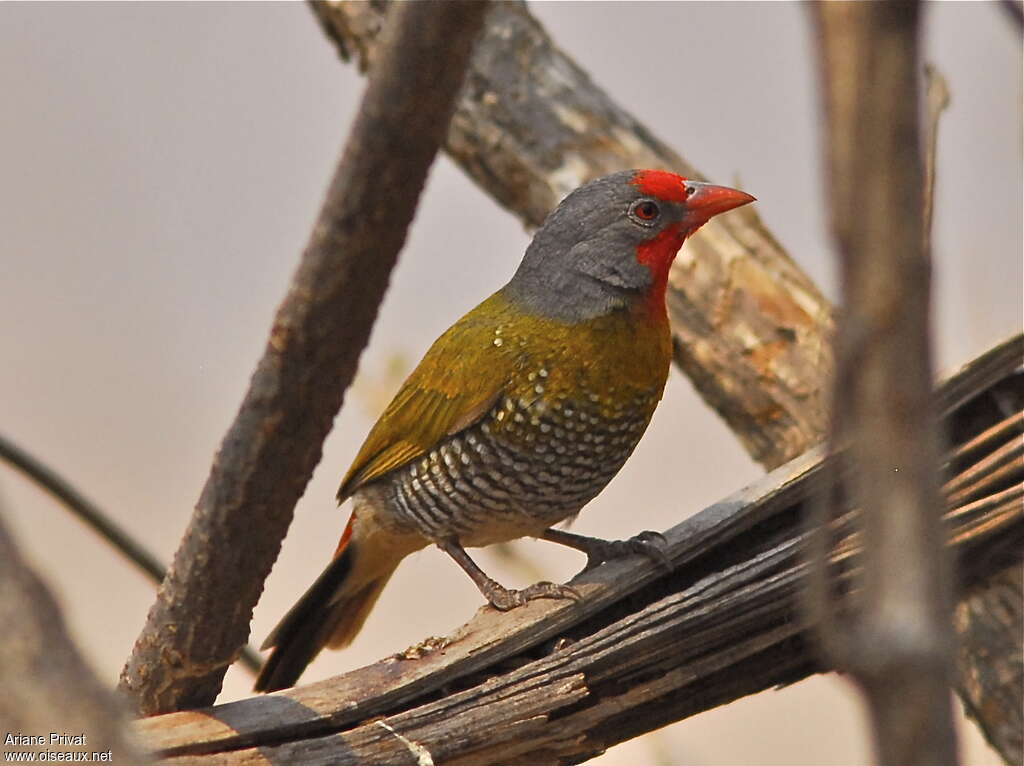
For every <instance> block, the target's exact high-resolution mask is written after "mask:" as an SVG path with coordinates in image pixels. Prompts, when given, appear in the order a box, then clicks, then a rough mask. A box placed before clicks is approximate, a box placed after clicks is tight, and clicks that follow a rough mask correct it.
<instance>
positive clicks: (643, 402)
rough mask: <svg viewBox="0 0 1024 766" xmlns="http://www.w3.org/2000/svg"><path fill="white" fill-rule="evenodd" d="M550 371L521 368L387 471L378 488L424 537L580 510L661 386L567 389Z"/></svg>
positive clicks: (628, 448) (529, 531)
mask: <svg viewBox="0 0 1024 766" xmlns="http://www.w3.org/2000/svg"><path fill="white" fill-rule="evenodd" d="M548 376H549V373H548V370H547V369H546V368H545V367H540V368H539V369H536V370H534V371H533V372H531V373H529V374H527V375H524V376H523V377H524V379H523V380H522V381H520V384H519V385H517V386H515V387H514V388H515V391H514V393H512V394H507V395H504V396H502V397H501V399H499V401H497V402H496V403H495V405H494V406H493V407H492V408H491V410H490V411H489V412H487V413H486V415H484V417H482V418H481V419H480V420H479V421H477V423H475V424H474V425H472V426H470V427H469V428H467V429H465V430H464V431H461V432H460V433H458V434H455V435H453V436H451V437H449V438H447V439H445V440H443V441H442V442H440V443H439V444H438V445H437V447H435V448H434V449H432V450H431V451H430V452H429V453H428V454H426V455H425V456H423V457H421V458H419V459H417V460H415V461H413V462H411V463H409V464H408V465H405V466H403V467H401V468H399V469H397V470H396V471H394V472H393V473H392V474H390V475H389V476H388V477H387V478H386V479H385V481H384V482H381V485H380V487H379V490H378V491H379V492H381V493H382V494H384V496H385V499H386V502H387V503H388V505H389V506H390V508H391V510H392V511H393V513H394V514H395V515H397V516H398V517H399V518H400V519H401V520H402V522H403V523H404V524H407V525H408V526H410V527H412V528H414V529H415V530H416V531H418V532H419V533H420V534H422V535H424V536H425V537H427V538H428V539H431V540H438V539H441V538H445V537H452V536H454V537H456V538H458V539H459V540H460V541H461V542H462V544H463V545H467V546H481V545H489V544H491V543H495V542H501V541H504V540H510V539H513V538H516V537H522V536H525V535H535V534H539V533H540V532H541V531H542V530H544V529H546V528H547V527H549V526H551V525H552V524H556V523H558V522H559V521H562V520H564V519H566V518H568V517H569V516H572V515H574V514H575V513H577V512H578V511H579V510H580V509H581V508H582V507H583V506H584V505H585V504H586V503H587V502H588V501H590V500H591V499H592V498H593V497H594V496H595V495H597V494H598V493H599V492H600V491H601V490H602V489H603V488H604V487H605V485H606V484H608V482H609V481H610V480H611V479H612V477H613V476H615V474H616V473H617V472H618V471H619V469H620V468H621V467H622V465H623V464H624V463H625V461H626V459H627V458H628V457H629V455H630V454H631V453H632V452H633V449H634V448H635V447H636V445H637V442H639V440H640V437H641V436H642V435H643V432H644V430H645V429H646V428H647V424H648V422H649V421H650V418H651V415H652V413H653V411H654V408H655V406H656V405H657V402H658V400H659V399H660V396H661V388H662V386H661V385H658V386H652V387H650V388H648V389H643V390H635V389H634V390H630V391H628V392H618V393H619V395H618V396H616V395H615V394H616V392H615V391H611V392H609V391H608V390H602V391H600V392H597V391H593V390H590V391H588V390H587V389H581V390H580V389H578V390H576V391H574V392H573V395H569V394H568V393H566V392H565V391H558V390H554V391H552V390H549V386H548V384H549V380H548ZM623 393H625V395H623Z"/></svg>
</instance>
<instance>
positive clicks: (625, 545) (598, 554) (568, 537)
mask: <svg viewBox="0 0 1024 766" xmlns="http://www.w3.org/2000/svg"><path fill="white" fill-rule="evenodd" d="M540 538H541V540H547V541H549V542H552V543H558V544H559V545H568V546H569V547H570V548H575V549H576V550H578V551H583V552H584V553H586V554H587V566H586V567H585V568H584V571H586V570H587V569H592V568H593V567H596V566H598V565H600V564H603V563H604V562H605V561H608V560H609V559H615V558H621V557H622V556H630V555H632V554H634V553H639V554H641V555H643V556H646V557H647V558H649V559H650V560H651V561H653V562H654V563H655V564H658V565H659V566H662V567H664V568H665V569H666V570H667V571H669V572H671V571H672V560H671V559H669V557H668V555H667V554H666V553H665V546H666V545H667V543H666V542H665V536H664V535H662V534H661V533H660V532H650V531H646V532H641V533H640V534H638V535H636V536H635V537H631V538H629V539H628V540H602V539H601V538H599V537H586V536H584V535H577V534H573V533H572V532H566V531H564V530H561V529H554V528H550V529H545V530H544V532H543V534H541V536H540Z"/></svg>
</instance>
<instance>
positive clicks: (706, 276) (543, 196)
mask: <svg viewBox="0 0 1024 766" xmlns="http://www.w3.org/2000/svg"><path fill="white" fill-rule="evenodd" d="M313 8H314V10H315V12H316V13H317V16H318V18H319V19H320V20H321V22H322V24H323V26H324V29H325V31H326V32H327V34H328V36H330V37H331V39H332V40H333V41H334V43H335V44H336V46H337V48H338V51H339V53H340V54H341V57H342V58H343V59H345V60H350V59H354V60H355V62H356V63H357V64H358V65H359V66H360V67H361V68H362V69H364V70H365V69H366V67H367V66H368V63H369V62H370V61H372V59H373V57H374V56H376V55H378V54H377V50H378V44H377V41H376V38H377V34H378V32H379V30H380V28H381V25H382V22H383V18H384V15H385V11H386V9H387V4H386V3H383V2H373V3H365V2H351V1H346V0H342V1H340V2H336V1H334V0H332V1H331V2H315V3H313ZM445 148H446V150H447V152H448V153H449V155H450V156H451V157H452V158H453V159H454V160H455V161H456V162H457V163H458V164H459V165H460V166H461V167H462V168H463V170H465V172H466V173H467V174H468V175H469V176H470V177H472V178H473V179H474V180H475V181H476V182H477V184H479V186H480V187H481V188H482V189H483V190H484V191H485V192H487V193H488V194H489V195H491V196H492V197H493V198H494V199H496V200H497V201H498V202H499V203H501V204H502V205H504V206H505V207H507V208H508V209H509V211H510V212H512V213H513V214H515V215H517V216H518V217H519V218H520V219H521V220H523V221H524V223H526V224H527V225H528V226H536V225H539V223H540V222H541V221H542V220H543V218H544V216H545V215H546V214H547V212H548V211H549V210H550V209H551V208H552V207H553V206H554V204H555V203H556V202H557V201H558V200H559V199H560V198H561V197H562V196H563V195H564V194H565V193H566V192H568V191H569V190H570V189H572V188H573V186H574V185H576V184H577V183H579V182H582V181H583V180H586V179H588V178H592V177H595V176H598V175H601V174H602V173H605V172H610V171H613V170H621V169H623V168H628V167H639V166H653V167H664V168H668V169H673V170H676V171H678V172H681V173H683V174H684V175H690V176H692V177H695V178H700V177H701V176H700V174H699V173H698V172H697V171H695V170H694V168H693V167H692V166H691V165H690V164H689V163H687V162H686V161H685V160H684V159H682V158H681V157H680V156H679V155H678V154H676V153H675V152H673V151H672V150H671V149H670V148H668V147H667V146H665V145H664V144H663V143H662V142H661V141H659V140H658V139H657V138H656V137H654V136H653V135H652V134H651V132H650V131H649V130H648V129H647V128H646V127H645V126H644V125H642V124H641V123H640V122H639V121H638V120H637V119H636V118H634V117H633V116H632V115H630V114H629V113H627V112H626V111H625V110H623V109H622V108H620V107H619V106H618V105H616V104H615V103H614V102H613V101H612V100H611V99H610V98H609V97H608V96H607V94H605V93H604V92H603V91H602V90H601V89H600V88H599V87H598V86H597V85H596V84H595V83H593V82H592V81H591V80H590V78H589V77H588V76H587V74H586V73H585V72H584V71H582V70H581V69H580V68H579V67H578V66H577V65H576V64H575V63H574V62H573V61H572V60H571V59H570V58H569V57H568V56H566V55H565V54H564V53H563V52H562V51H560V50H559V49H558V48H557V47H556V46H555V44H554V43H553V42H552V41H551V39H550V38H549V37H548V36H547V34H546V33H545V31H544V29H543V28H542V27H541V26H540V25H539V24H538V23H537V22H536V20H535V19H533V18H532V17H531V16H530V15H529V13H528V12H527V11H526V9H525V7H524V6H522V5H521V4H519V3H515V2H503V3H500V4H497V5H496V7H495V8H494V9H493V10H492V12H491V13H490V15H489V18H488V20H487V26H486V29H485V31H484V36H483V37H482V39H481V41H480V45H479V46H478V48H477V51H476V53H475V54H474V57H473V60H472V62H471V65H470V71H469V75H468V77H467V81H466V84H465V87H464V88H463V91H462V94H461V95H460V97H459V100H458V104H457V107H456V112H455V116H454V118H453V120H452V124H451V128H450V130H449V133H448V137H447V139H446V145H445ZM940 172H941V170H940ZM1009 257H1016V254H1011V255H1010V256H1009ZM668 306H669V314H670V317H671V320H672V326H673V333H674V337H675V342H676V362H677V364H678V365H679V366H680V367H681V368H682V369H683V371H684V372H685V373H686V374H687V375H688V376H689V377H690V379H691V380H692V381H693V383H694V384H695V386H696V387H697V389H698V391H700V392H701V394H702V396H703V397H704V398H705V400H706V401H707V402H708V404H709V405H710V406H712V407H713V408H715V410H716V411H718V412H719V413H720V414H721V415H722V417H723V418H724V419H725V420H726V421H727V422H728V424H729V426H730V428H732V429H733V431H734V432H735V433H736V435H737V436H738V438H739V439H740V440H741V441H742V443H743V445H744V447H745V448H746V449H747V451H748V452H750V454H751V455H752V456H753V457H754V458H755V459H756V460H758V461H759V462H761V463H762V464H763V465H764V466H765V467H767V468H774V467H775V466H778V465H780V464H782V463H783V462H785V461H786V460H789V459H791V458H793V457H794V456H796V455H799V454H800V453H801V452H803V451H804V450H806V449H808V448H809V447H811V446H813V445H814V444H817V443H818V442H820V441H821V440H822V439H823V438H824V434H825V428H826V426H827V417H826V402H825V393H826V391H827V390H828V387H829V384H830V377H831V371H832V351H831V345H830V338H831V334H832V308H831V306H830V305H829V303H828V301H827V300H826V299H825V298H824V297H823V296H822V295H821V294H820V292H819V291H818V290H817V288H816V287H815V286H814V284H813V283H812V282H811V281H810V279H809V278H808V277H807V276H806V275H805V274H803V273H802V272H801V271H800V269H799V267H798V266H796V264H794V263H793V261H792V260H791V259H790V258H789V256H788V255H787V254H786V253H785V252H784V251H783V250H782V248H781V246H780V245H779V244H778V243H777V242H776V241H775V239H774V238H773V237H772V235H771V233H770V232H769V231H768V230H767V229H766V228H765V227H764V225H763V224H762V223H761V221H760V219H759V218H758V217H757V215H756V213H754V212H753V211H752V210H751V209H750V208H743V209H741V210H738V211H736V212H734V213H731V214H730V215H727V216H721V217H719V218H716V219H714V220H713V221H712V222H711V223H709V224H708V225H707V226H705V227H704V228H703V229H702V230H701V231H700V232H698V234H697V235H696V236H695V237H693V238H691V240H690V242H689V243H688V244H687V246H686V247H684V250H683V253H681V254H680V256H679V257H678V258H677V259H676V265H675V267H674V268H673V271H672V275H671V284H670V286H669V291H668ZM1004 577H1009V578H1014V577H1015V578H1016V582H1017V583H1020V584H1022V585H1024V576H1022V574H1021V570H1020V568H1019V567H1016V566H1013V567H1011V568H1009V569H1007V570H1006V571H1005V573H1003V574H1001V575H999V576H998V577H997V578H996V579H995V580H993V585H992V588H993V590H997V591H999V592H1001V593H1002V594H1003V595H1002V596H1001V597H999V598H998V599H997V603H998V605H999V606H1000V609H999V611H998V613H997V614H996V615H987V616H985V617H981V616H980V614H979V616H978V617H977V618H974V619H982V620H983V623H982V624H981V625H979V626H978V629H977V630H975V629H974V627H973V625H972V623H973V622H974V619H972V618H971V617H968V616H967V615H963V619H961V620H958V621H957V622H956V628H957V633H958V636H959V638H960V641H961V644H962V649H961V652H960V666H961V672H960V680H959V681H958V690H959V692H960V695H961V697H962V698H963V699H964V700H965V702H966V704H967V708H968V711H969V712H970V713H971V714H972V715H974V716H975V717H976V719H977V720H978V723H979V724H980V726H981V728H982V730H983V732H984V733H985V735H986V737H987V738H988V739H989V741H990V742H992V744H993V746H994V747H996V748H997V749H998V750H999V751H1000V752H1001V753H1002V754H1003V757H1004V758H1006V759H1007V761H1008V762H1009V763H1018V762H1020V760H1019V756H1018V755H1017V753H1019V751H1020V738H1019V736H1010V737H1009V738H1006V737H1005V736H1004V735H1005V734H1006V733H1008V732H1009V733H1010V734H1011V735H1012V732H1013V729H1012V727H1011V726H1009V725H1008V721H1012V720H1019V713H1018V712H1017V711H1019V710H1021V709H1022V708H1024V694H1022V691H1021V690H1022V688H1024V678H1022V676H1021V673H1016V674H1010V675H1007V674H1006V673H992V672H990V664H991V658H992V657H993V654H994V653H995V652H997V651H1002V650H1009V652H1010V653H1009V655H1001V656H1005V657H1006V658H1007V661H1006V664H1005V666H1004V667H1005V668H1021V667H1022V666H1024V660H1022V648H1021V647H1022V644H1021V642H1019V641H1016V642H1015V641H1014V636H1016V635H1019V625H1020V624H1021V622H1022V621H1024V599H1022V598H1019V597H1015V596H1013V595H1007V591H1006V589H1005V588H1004V587H1003V586H1002V585H1000V582H1001V581H1002V579H1003V578H1004ZM1022 590H1024V587H1018V588H1016V589H1013V590H1012V593H1013V594H1018V595H1019V594H1021V592H1022ZM986 591H987V589H986V588H985V587H984V586H983V585H979V586H978V587H977V589H976V591H975V592H974V595H973V596H972V597H971V598H972V599H973V600H974V603H975V604H976V605H978V604H980V603H981V602H979V601H977V599H978V598H979V597H980V594H984V593H985V592H986ZM976 613H977V609H972V610H971V611H970V612H969V614H971V615H973V614H976ZM998 624H1002V625H1003V626H1004V627H1003V631H1004V632H1003V634H1002V635H1003V639H1002V640H998V641H995V643H992V640H994V638H993V636H994V634H993V630H994V628H995V626H996V625H998ZM990 639H991V640H990ZM988 683H993V684H995V685H994V686H992V687H991V688H988V689H987V691H986V690H985V688H983V685H985V684H988ZM972 696H973V698H974V699H975V703H971V702H970V699H971V698H972ZM981 699H983V700H991V701H992V706H990V705H987V704H980V703H978V702H977V701H978V700H981ZM1003 701H1010V702H1011V704H1010V705H1009V706H1006V705H1004V704H1000V702H1003ZM993 706H994V707H993ZM1017 731H1019V728H1018V729H1017Z"/></svg>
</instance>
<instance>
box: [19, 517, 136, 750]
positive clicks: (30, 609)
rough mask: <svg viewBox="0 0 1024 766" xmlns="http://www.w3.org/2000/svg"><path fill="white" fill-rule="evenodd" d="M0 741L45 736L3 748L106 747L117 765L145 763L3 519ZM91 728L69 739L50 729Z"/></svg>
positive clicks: (123, 718) (74, 732) (121, 714)
mask: <svg viewBox="0 0 1024 766" xmlns="http://www.w3.org/2000/svg"><path fill="white" fill-rule="evenodd" d="M0 625H3V626H4V627H3V631H4V634H3V641H2V642H0V689H3V694H0V744H3V743H6V738H7V736H8V735H37V736H38V735H43V736H45V737H46V738H47V740H46V743H45V744H44V745H42V746H29V745H24V744H22V743H21V741H17V742H15V743H13V744H3V747H2V750H3V751H4V752H5V753H12V754H17V753H20V752H24V753H36V754H37V757H39V754H40V753H41V752H56V753H63V754H65V757H68V756H71V757H73V754H74V753H78V752H81V753H88V754H92V753H101V752H102V753H106V752H107V751H111V755H110V760H111V761H112V762H114V763H119V764H129V765H130V764H136V763H145V762H146V760H147V759H145V758H143V757H142V755H141V752H140V751H139V749H138V748H137V747H136V746H135V745H134V744H133V743H132V742H131V740H130V737H129V736H128V732H127V721H128V717H127V715H126V712H127V711H125V710H122V708H121V707H120V700H117V699H116V698H115V697H114V696H113V695H112V694H111V693H110V692H109V691H108V690H107V689H105V688H104V687H103V685H102V684H101V683H100V682H99V680H98V679H97V678H96V676H95V675H94V674H93V672H92V670H91V669H90V668H89V667H88V666H87V665H86V664H85V661H84V660H83V659H82V656H81V655H80V654H79V653H78V650H77V649H76V648H75V644H74V642H73V641H72V640H71V636H69V635H68V630H67V626H66V625H65V624H64V619H63V618H62V617H61V614H60V610H59V609H58V608H57V603H56V602H55V601H54V599H53V596H51V595H50V592H49V591H48V590H47V589H46V586H45V585H43V583H42V581H41V580H40V579H39V577H38V576H37V575H36V574H35V573H34V572H33V571H32V570H31V569H29V568H28V566H27V565H26V564H25V562H24V560H23V559H22V558H21V556H20V555H19V554H18V550H17V548H16V547H15V545H14V542H13V541H12V540H11V538H10V537H9V536H8V534H7V530H6V528H5V527H4V525H3V524H2V523H0ZM50 732H55V733H57V734H70V735H78V734H85V742H84V743H83V744H81V745H74V746H70V745H68V744H67V743H63V744H62V743H61V742H60V741H57V742H54V743H51V742H50V741H49V733H50Z"/></svg>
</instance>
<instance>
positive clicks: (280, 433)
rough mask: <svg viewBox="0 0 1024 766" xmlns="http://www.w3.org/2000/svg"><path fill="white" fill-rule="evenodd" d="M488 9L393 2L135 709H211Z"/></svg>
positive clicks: (142, 673)
mask: <svg viewBox="0 0 1024 766" xmlns="http://www.w3.org/2000/svg"><path fill="white" fill-rule="evenodd" d="M486 8H487V6H486V4H485V3H479V2H451V3H440V4H433V3H429V4H428V3H410V4H408V5H403V6H401V8H400V9H396V13H395V17H394V18H393V19H392V20H391V23H390V24H389V25H388V29H387V30H386V33H385V40H384V42H383V43H382V49H381V51H382V52H381V56H380V60H379V62H378V65H377V66H376V67H375V68H374V71H373V73H372V75H371V77H370V82H369V85H368V87H367V90H366V94H365V96H364V98H363V102H362V106H361V109H360V113H359V115H358V117H357V119H356V122H355V125H354V126H353V128H352V132H351V135H350V137H349V140H348V143H347V144H346V147H345V152H344V154H343V156H342V158H341V161H340V164H339V166H338V168H337V170H336V172H335V175H334V178H333V180H332V181H331V185H330V188H329V189H328V192H327V197H326V200H325V202H324V205H323V208H322V210H321V213H320V217H319V219H318V221H317V224H316V226H315V228H314V230H313V233H312V236H311V238H310V242H309V244H308V245H307V247H306V250H305V252H304V253H303V255H302V259H301V262H300V264H299V268H298V270H297V272H296V274H295V276H294V277H293V280H292V284H291V287H290V289H289V292H288V295H287V297H286V298H285V300H284V302H283V304H282V305H281V307H280V309H279V310H278V313H277V317H276V318H275V321H274V325H273V328H272V329H271V333H270V339H269V341H268V343H267V347H266V350H265V352H264V355H263V358H262V359H261V360H260V362H259V365H258V367H257V368H256V372H255V373H254V375H253V377H252V380H251V382H250V387H249V391H248V393H247V394H246V397H245V400H244V401H243V402H242V406H241V409H240V410H239V413H238V415H237V416H236V418H235V421H234V423H233V424H232V425H231V427H230V429H229V430H228V433H227V435H226V436H225V437H224V441H223V443H222V444H221V448H220V452H219V453H218V455H217V457H216V459H215V460H214V464H213V468H212V470H211V473H210V476H209V478H208V479H207V482H206V486H205V487H204V488H203V492H202V495H201V496H200V498H199V503H198V505H197V506H196V510H195V514H194V515H193V518H192V521H191V523H190V524H189V527H188V529H187V531H186V533H185V537H184V539H183V540H182V542H181V545H180V547H179V548H178V551H177V553H176V554H175V557H174V562H173V564H172V566H171V569H170V571H169V573H168V575H167V578H166V579H165V580H164V583H163V585H162V586H161V588H160V591H159V593H158V596H157V601H156V604H155V605H154V606H153V608H152V609H151V610H150V613H149V617H148V620H147V623H146V626H145V628H144V629H143V631H142V634H141V635H140V637H139V639H138V641H137V642H136V645H135V649H134V651H133V653H132V655H131V657H130V658H129V659H128V662H127V664H126V666H125V669H124V671H123V673H122V676H121V689H122V690H123V691H124V692H125V693H126V694H127V695H128V696H129V697H131V698H132V700H133V701H134V703H135V705H136V706H137V707H138V709H139V710H140V711H142V712H144V713H156V712H166V711H169V710H180V709H182V708H189V707H197V706H200V705H208V704H211V703H212V702H213V701H214V699H216V696H217V693H218V692H219V691H220V687H221V682H222V680H223V676H224V672H225V670H226V669H227V667H228V665H230V664H231V662H232V661H233V660H234V659H235V657H236V656H237V654H238V650H239V648H240V647H241V646H243V645H244V644H245V641H246V638H247V637H248V634H249V622H250V620H251V618H252V610H253V607H254V606H255V604H256V601H257V599H258V598H259V595H260V592H261V590H262V588H263V581H264V579H265V578H266V576H267V574H268V573H269V572H270V568H271V566H272V565H273V563H274V560H275V559H276V558H277V554H278V551H279V549H280V545H281V540H282V539H283V538H284V535H285V533H286V531H287V529H288V525H289V523H290V522H291V518H292V511H293V509H294V506H295V503H296V501H297V500H298V499H299V497H300V496H301V494H302V492H303V490H304V489H305V486H306V483H307V481H308V480H309V477H310V475H311V474H312V472H313V468H314V467H315V466H316V464H317V462H318V461H319V459H320V451H321V445H322V443H323V440H324V437H325V436H326V435H327V433H328V431H329V430H330V427H331V424H332V421H333V418H334V416H335V414H336V413H337V411H338V409H339V407H340V406H341V402H342V397H343V394H344V391H345V389H346V387H347V386H348V385H349V383H350V382H351V380H352V377H353V375H354V373H355V369H356V363H357V360H358V358H359V354H360V352H361V351H362V349H363V346H364V345H365V344H366V340H367V338H368V337H369V333H370V329H371V326H372V324H373V321H374V318H375V317H376V314H377V307H378V305H379V303H380V300H381V297H382V296H383V294H384V290H385V288H386V286H387V282H388V278H389V275H390V273H391V269H392V266H393V265H394V263H395V260H396V259H397V256H398V251H399V250H400V249H401V246H402V244H403V241H404V239H405V233H406V229H407V227H408V224H409V222H410V221H411V219H412V215H413V211H414V210H415V207H416V202H417V200H418V198H419V193H420V190H421V189H422V187H423V183H424V180H425V178H426V174H427V170H428V169H429V167H430V164H431V163H432V162H433V159H434V155H435V153H436V151H437V148H438V145H439V144H440V142H441V140H442V139H443V137H444V134H445V130H446V126H447V123H448V119H449V115H450V113H451V108H452V102H453V99H454V96H455V94H456V92H457V89H458V87H459V85H460V84H461V82H462V76H463V73H464V71H465V65H466V61H467V60H468V58H469V54H470V52H471V50H472V44H473V40H474V38H475V37H476V36H477V34H478V32H479V29H480V24H481V23H482V19H483V15H484V13H485V11H486Z"/></svg>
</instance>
